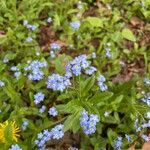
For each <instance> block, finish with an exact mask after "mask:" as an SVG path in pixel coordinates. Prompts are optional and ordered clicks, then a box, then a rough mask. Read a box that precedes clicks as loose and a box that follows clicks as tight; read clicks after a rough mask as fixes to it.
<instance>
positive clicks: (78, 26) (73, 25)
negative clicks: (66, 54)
mask: <svg viewBox="0 0 150 150" xmlns="http://www.w3.org/2000/svg"><path fill="white" fill-rule="evenodd" d="M80 25H81V23H80V21H73V22H71V23H70V26H71V27H72V28H73V29H74V30H78V29H79V28H80Z"/></svg>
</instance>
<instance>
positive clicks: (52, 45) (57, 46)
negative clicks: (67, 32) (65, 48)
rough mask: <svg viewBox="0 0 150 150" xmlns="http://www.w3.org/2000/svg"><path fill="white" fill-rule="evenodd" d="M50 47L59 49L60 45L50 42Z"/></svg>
mask: <svg viewBox="0 0 150 150" xmlns="http://www.w3.org/2000/svg"><path fill="white" fill-rule="evenodd" d="M50 48H51V49H52V50H60V49H61V46H60V45H59V44H58V43H52V44H50Z"/></svg>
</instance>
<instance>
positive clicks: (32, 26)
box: [23, 20, 37, 31]
mask: <svg viewBox="0 0 150 150" xmlns="http://www.w3.org/2000/svg"><path fill="white" fill-rule="evenodd" d="M23 25H24V26H25V27H26V28H28V29H30V30H32V31H34V30H36V29H37V26H36V25H31V24H29V23H28V20H24V21H23Z"/></svg>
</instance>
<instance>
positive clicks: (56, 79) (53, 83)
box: [46, 74, 71, 92]
mask: <svg viewBox="0 0 150 150" xmlns="http://www.w3.org/2000/svg"><path fill="white" fill-rule="evenodd" d="M46 84H47V88H48V89H52V90H53V91H61V92H62V91H64V90H65V89H66V88H67V87H68V86H70V85H71V82H70V80H69V79H67V78H66V77H63V76H60V75H59V74H52V75H51V76H49V77H48V80H47V82H46Z"/></svg>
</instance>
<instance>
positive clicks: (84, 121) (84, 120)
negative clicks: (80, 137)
mask: <svg viewBox="0 0 150 150" xmlns="http://www.w3.org/2000/svg"><path fill="white" fill-rule="evenodd" d="M99 121H100V119H99V117H98V116H97V115H94V114H91V115H89V114H88V112H87V111H85V110H83V111H82V112H81V117H80V125H81V127H82V128H83V131H84V133H85V134H86V135H90V134H93V133H95V131H96V125H97V123H98V122H99Z"/></svg>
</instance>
